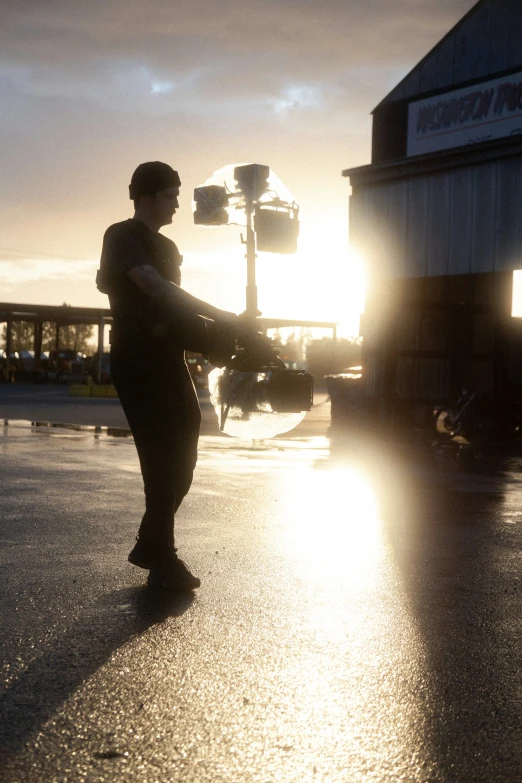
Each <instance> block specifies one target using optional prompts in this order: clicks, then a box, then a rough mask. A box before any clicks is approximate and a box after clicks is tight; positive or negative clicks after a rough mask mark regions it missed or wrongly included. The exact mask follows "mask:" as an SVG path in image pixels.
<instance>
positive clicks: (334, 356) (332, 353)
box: [306, 337, 362, 378]
mask: <svg viewBox="0 0 522 783" xmlns="http://www.w3.org/2000/svg"><path fill="white" fill-rule="evenodd" d="M361 345H362V340H361V338H360V337H350V338H341V339H338V340H334V339H333V338H331V337H324V338H323V339H321V340H311V341H310V342H309V343H308V346H307V348H306V363H307V367H308V371H309V372H311V373H312V375H314V376H315V377H316V378H323V377H324V376H325V375H335V374H336V373H339V372H342V370H346V369H347V368H348V367H356V366H358V365H360V363H361Z"/></svg>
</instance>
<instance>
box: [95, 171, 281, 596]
mask: <svg viewBox="0 0 522 783" xmlns="http://www.w3.org/2000/svg"><path fill="white" fill-rule="evenodd" d="M180 187H181V180H180V177H179V175H178V172H177V171H175V170H174V169H173V168H171V167H170V166H169V165H168V164H166V163H162V162H160V161H151V162H147V163H141V164H140V165H139V166H138V168H137V169H136V170H135V171H134V173H133V175H132V178H131V182H130V185H129V195H130V198H131V199H132V201H133V202H134V216H133V217H132V218H130V219H128V220H124V221H122V222H120V223H115V224H114V225H112V226H110V227H109V228H108V229H107V231H106V232H105V235H104V238H103V248H102V254H101V261H100V269H99V270H98V274H97V285H98V288H99V290H101V291H102V292H104V293H106V294H108V296H109V302H110V306H111V311H112V316H113V327H112V332H111V375H112V378H113V382H114V385H115V387H116V390H117V392H118V396H119V398H120V401H121V404H122V407H123V410H124V412H125V415H126V417H127V420H128V422H129V426H130V429H131V431H132V434H133V436H134V441H135V444H136V449H137V452H138V456H139V460H140V466H141V472H142V476H143V483H144V491H145V513H144V515H143V518H142V520H141V524H140V527H139V531H138V535H137V538H136V544H135V546H134V548H133V549H132V551H131V552H130V554H129V557H128V559H129V561H130V562H131V563H132V564H133V565H135V566H138V567H140V568H144V569H147V570H148V571H149V576H148V582H149V584H150V585H153V586H159V587H163V588H165V589H169V590H192V589H194V588H196V587H199V585H200V580H199V579H198V578H197V577H196V576H194V575H193V574H192V573H191V572H190V570H189V569H188V567H187V566H186V565H185V563H184V562H183V560H181V559H180V558H179V557H178V555H177V549H176V547H175V543H174V516H175V513H176V511H177V509H178V508H179V506H180V504H181V502H182V500H183V498H184V497H185V495H186V494H187V492H188V491H189V488H190V485H191V483H192V476H193V471H194V467H195V465H196V460H197V443H198V437H199V427H200V422H201V413H200V410H199V403H198V399H197V395H196V392H195V389H194V384H193V383H192V378H191V376H190V373H189V370H188V368H187V365H186V363H185V358H184V352H185V349H187V350H192V351H197V352H199V353H203V354H205V355H207V356H208V355H210V356H211V357H212V356H214V357H216V356H217V357H218V358H217V359H214V361H213V363H215V364H219V362H220V361H221V363H222V364H224V363H225V362H226V359H227V358H229V357H230V356H231V355H232V354H233V353H234V349H235V338H236V336H237V335H238V334H242V335H243V337H244V336H245V329H247V330H248V327H245V326H244V325H242V324H241V322H240V321H238V317H237V316H236V315H235V314H234V313H230V312H227V311H224V310H220V309H219V308H217V307H214V306H213V305H211V304H209V303H208V302H203V301H201V300H199V299H197V298H196V297H194V296H191V295H190V294H189V293H188V292H186V291H183V289H182V288H181V287H180V284H181V264H182V256H181V255H180V253H179V251H178V248H177V246H176V245H175V243H174V242H173V241H172V240H170V239H168V238H167V237H165V236H163V235H162V234H160V233H159V230H160V228H162V226H166V225H169V224H170V223H172V219H173V216H174V215H175V214H176V210H177V209H178V206H179V204H178V197H179V191H180ZM250 338H251V339H253V340H254V341H255V340H262V339H266V338H261V337H259V338H257V337H255V334H252V332H250Z"/></svg>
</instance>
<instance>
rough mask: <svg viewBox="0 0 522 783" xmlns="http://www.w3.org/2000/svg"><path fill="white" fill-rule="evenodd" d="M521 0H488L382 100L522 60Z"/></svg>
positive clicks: (458, 81)
mask: <svg viewBox="0 0 522 783" xmlns="http://www.w3.org/2000/svg"><path fill="white" fill-rule="evenodd" d="M521 40H522V9H521V4H520V0H483V2H482V3H478V4H477V6H476V7H475V8H474V9H472V11H471V13H470V14H469V15H467V16H466V17H464V19H463V20H462V21H461V22H459V23H458V24H457V25H456V26H455V27H454V28H453V30H452V31H451V32H450V33H449V34H448V35H447V36H446V37H445V38H443V39H442V41H441V42H440V43H439V44H438V45H437V46H436V47H435V48H434V49H433V50H432V51H431V52H429V54H428V55H427V56H426V57H425V58H424V59H423V60H421V62H420V63H419V64H418V65H417V66H416V67H415V68H414V69H413V70H412V71H411V72H410V73H409V74H408V75H407V76H406V77H405V78H404V79H403V80H402V82H400V83H399V84H398V85H397V87H395V89H394V90H392V91H391V92H390V93H389V94H388V95H387V96H386V98H385V99H384V100H383V101H382V103H381V104H380V105H381V106H382V105H383V104H386V103H392V102H393V101H400V100H404V99H410V98H413V97H415V96H416V95H420V94H422V93H425V92H431V91H437V90H446V89H448V90H449V89H451V88H453V87H455V86H456V85H459V84H461V83H462V82H466V81H470V80H472V79H477V80H478V79H487V78H489V77H490V75H491V74H495V73H500V72H502V71H505V70H508V69H510V68H513V69H515V68H518V67H519V66H522V52H521V47H520V41H521Z"/></svg>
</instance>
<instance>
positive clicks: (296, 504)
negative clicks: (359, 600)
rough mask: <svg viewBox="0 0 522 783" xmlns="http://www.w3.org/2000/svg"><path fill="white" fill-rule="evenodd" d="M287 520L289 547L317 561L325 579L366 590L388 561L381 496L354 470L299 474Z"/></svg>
mask: <svg viewBox="0 0 522 783" xmlns="http://www.w3.org/2000/svg"><path fill="white" fill-rule="evenodd" d="M285 520H286V522H285V533H286V535H285V540H286V545H287V547H289V548H290V550H291V551H292V553H293V554H294V555H297V556H298V557H301V558H305V559H306V560H308V559H311V558H313V561H314V571H315V572H316V573H317V576H318V578H319V579H322V578H323V577H324V575H325V572H328V573H329V574H333V572H336V573H337V575H338V576H339V577H342V578H349V579H350V580H353V579H356V581H357V582H358V584H359V585H362V584H365V583H366V580H367V579H370V578H373V576H375V573H374V572H375V570H376V569H378V567H379V562H382V561H383V558H384V542H383V536H382V524H381V520H380V514H379V505H378V499H377V494H376V492H375V489H374V487H373V486H372V483H371V480H370V478H369V477H368V475H366V474H365V473H364V472H363V471H361V470H360V469H358V468H356V467H354V466H351V465H343V466H336V467H334V468H330V469H319V470H318V469H316V468H315V469H314V468H309V469H307V470H305V471H299V472H298V473H297V474H295V475H294V476H293V477H292V480H291V481H289V482H288V484H287V487H286V492H285ZM372 574H373V576H372Z"/></svg>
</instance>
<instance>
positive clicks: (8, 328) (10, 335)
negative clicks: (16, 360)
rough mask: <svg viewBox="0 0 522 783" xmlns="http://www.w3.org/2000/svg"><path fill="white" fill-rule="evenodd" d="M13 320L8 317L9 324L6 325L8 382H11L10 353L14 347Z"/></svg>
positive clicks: (6, 374) (6, 373)
mask: <svg viewBox="0 0 522 783" xmlns="http://www.w3.org/2000/svg"><path fill="white" fill-rule="evenodd" d="M12 325H13V322H12V321H11V320H10V319H9V318H8V319H7V324H6V327H5V380H6V382H7V383H9V380H10V378H9V373H10V371H11V370H10V366H9V365H10V360H9V354H10V353H11V350H12V347H13V329H12Z"/></svg>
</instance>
